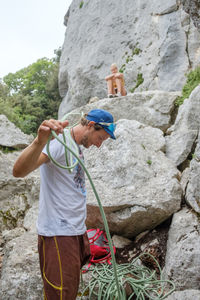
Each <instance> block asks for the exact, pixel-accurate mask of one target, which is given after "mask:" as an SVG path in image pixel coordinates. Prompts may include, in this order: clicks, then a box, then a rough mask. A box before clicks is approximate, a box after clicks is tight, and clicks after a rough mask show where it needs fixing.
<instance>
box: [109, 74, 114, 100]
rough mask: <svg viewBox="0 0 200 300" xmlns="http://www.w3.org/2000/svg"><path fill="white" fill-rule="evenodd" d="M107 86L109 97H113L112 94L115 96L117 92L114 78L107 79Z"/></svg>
mask: <svg viewBox="0 0 200 300" xmlns="http://www.w3.org/2000/svg"><path fill="white" fill-rule="evenodd" d="M107 88H108V97H110V98H111V96H113V95H114V94H115V90H114V84H113V79H112V78H111V79H108V80H107Z"/></svg>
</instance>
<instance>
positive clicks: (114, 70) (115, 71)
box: [110, 66, 118, 74]
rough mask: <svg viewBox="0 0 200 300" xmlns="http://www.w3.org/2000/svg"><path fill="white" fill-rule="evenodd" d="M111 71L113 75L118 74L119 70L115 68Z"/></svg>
mask: <svg viewBox="0 0 200 300" xmlns="http://www.w3.org/2000/svg"><path fill="white" fill-rule="evenodd" d="M110 70H111V73H112V74H114V73H117V72H118V69H117V67H115V66H113V67H111V68H110Z"/></svg>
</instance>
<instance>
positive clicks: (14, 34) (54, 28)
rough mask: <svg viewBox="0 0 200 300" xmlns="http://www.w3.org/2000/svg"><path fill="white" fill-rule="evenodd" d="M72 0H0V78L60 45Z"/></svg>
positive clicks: (52, 52)
mask: <svg viewBox="0 0 200 300" xmlns="http://www.w3.org/2000/svg"><path fill="white" fill-rule="evenodd" d="M71 2H72V0H0V78H2V77H3V76H5V75H7V74H8V73H10V72H11V73H15V72H16V71H18V70H20V69H22V68H24V67H27V66H28V65H30V64H32V63H34V62H35V61H36V60H37V59H39V58H42V57H48V58H52V57H53V56H54V50H55V49H58V48H59V47H60V46H62V45H63V42H64V36H65V29H66V27H65V26H64V16H65V14H66V12H67V10H68V7H69V5H70V4H71Z"/></svg>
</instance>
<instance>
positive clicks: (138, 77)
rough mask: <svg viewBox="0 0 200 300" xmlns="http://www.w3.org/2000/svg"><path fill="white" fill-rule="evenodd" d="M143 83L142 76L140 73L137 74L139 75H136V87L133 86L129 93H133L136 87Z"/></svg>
mask: <svg viewBox="0 0 200 300" xmlns="http://www.w3.org/2000/svg"><path fill="white" fill-rule="evenodd" d="M143 82H144V78H143V76H142V73H139V74H138V75H137V82H136V85H135V86H134V87H133V88H132V89H130V92H131V93H133V92H134V91H135V89H136V88H137V87H138V86H140V85H141V84H142V83H143Z"/></svg>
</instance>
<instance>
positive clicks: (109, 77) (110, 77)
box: [105, 74, 114, 81]
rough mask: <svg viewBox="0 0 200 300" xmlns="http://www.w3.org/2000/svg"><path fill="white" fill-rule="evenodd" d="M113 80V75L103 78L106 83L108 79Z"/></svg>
mask: <svg viewBox="0 0 200 300" xmlns="http://www.w3.org/2000/svg"><path fill="white" fill-rule="evenodd" d="M113 78H114V74H111V75H108V76H106V77H105V80H106V81H108V80H109V79H113Z"/></svg>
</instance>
